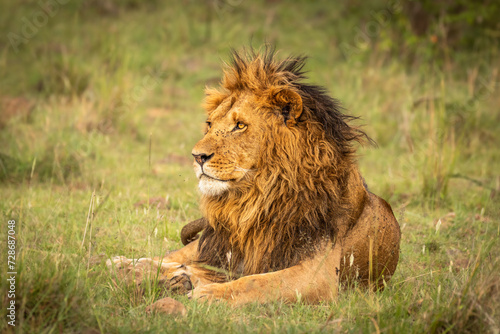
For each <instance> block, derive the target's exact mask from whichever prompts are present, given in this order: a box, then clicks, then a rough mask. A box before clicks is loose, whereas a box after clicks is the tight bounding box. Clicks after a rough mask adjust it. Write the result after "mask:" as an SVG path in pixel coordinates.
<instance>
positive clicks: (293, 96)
mask: <svg viewBox="0 0 500 334" xmlns="http://www.w3.org/2000/svg"><path fill="white" fill-rule="evenodd" d="M273 102H274V104H275V105H277V106H278V107H280V108H281V114H282V115H283V117H284V119H285V124H286V125H287V126H293V125H295V124H296V123H297V120H298V118H299V117H300V115H301V114H302V98H301V97H300V95H299V94H298V93H296V92H294V91H293V90H289V89H284V90H281V91H280V92H278V93H277V94H275V95H274V101H273Z"/></svg>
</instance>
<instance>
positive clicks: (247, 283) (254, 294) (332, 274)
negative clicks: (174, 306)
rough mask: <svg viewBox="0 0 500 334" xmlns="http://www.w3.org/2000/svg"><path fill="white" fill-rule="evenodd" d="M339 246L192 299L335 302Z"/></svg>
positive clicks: (202, 290)
mask: <svg viewBox="0 0 500 334" xmlns="http://www.w3.org/2000/svg"><path fill="white" fill-rule="evenodd" d="M341 254H342V248H341V246H340V245H338V246H335V247H333V249H332V247H331V246H327V247H324V248H323V249H322V250H321V251H318V253H317V255H316V256H315V257H314V258H312V259H309V260H306V261H303V262H301V263H300V264H298V265H296V266H293V267H290V268H287V269H284V270H280V271H276V272H272V273H266V274H258V275H250V276H245V277H242V278H239V279H237V280H235V281H232V282H227V283H214V284H209V285H205V286H200V287H197V288H195V289H194V290H193V291H192V293H191V296H192V298H195V299H201V300H208V301H213V300H226V301H228V302H229V303H231V304H233V305H242V304H246V303H250V302H259V303H264V302H270V301H274V300H284V301H286V302H297V301H299V300H300V301H304V302H307V303H316V302H319V301H328V300H333V299H335V298H336V297H337V295H338V287H339V272H340V258H341Z"/></svg>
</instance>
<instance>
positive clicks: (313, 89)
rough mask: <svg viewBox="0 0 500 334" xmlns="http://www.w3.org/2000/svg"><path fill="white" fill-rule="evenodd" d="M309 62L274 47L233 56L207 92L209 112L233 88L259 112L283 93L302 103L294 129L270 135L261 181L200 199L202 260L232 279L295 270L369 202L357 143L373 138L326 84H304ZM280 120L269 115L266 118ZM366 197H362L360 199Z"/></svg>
mask: <svg viewBox="0 0 500 334" xmlns="http://www.w3.org/2000/svg"><path fill="white" fill-rule="evenodd" d="M305 60H306V58H305V57H290V58H287V59H284V60H281V61H279V60H277V59H276V56H275V52H274V50H272V49H266V50H264V51H263V52H257V51H254V50H248V51H243V52H241V53H238V52H236V51H233V52H232V61H231V62H230V64H228V65H227V68H226V69H225V71H224V78H223V81H222V84H221V86H222V87H221V88H220V89H207V97H206V100H205V105H206V108H207V110H208V111H209V112H210V111H211V110H214V109H215V108H216V107H217V106H218V105H219V104H220V103H221V102H222V101H223V100H224V99H225V98H226V97H228V96H229V95H230V94H231V93H232V92H234V91H243V90H244V91H250V92H252V93H253V94H254V95H255V96H257V97H259V99H258V100H259V101H260V102H259V103H260V104H261V105H260V106H259V107H261V108H270V107H271V106H272V105H273V101H272V98H271V99H270V98H269V97H272V96H276V95H277V94H276V93H277V92H280V91H283V90H292V91H294V92H296V93H298V94H299V95H300V97H301V98H302V104H303V110H302V114H301V116H300V117H299V119H298V120H297V123H296V124H295V125H294V126H293V127H285V126H278V127H274V128H273V131H271V132H269V133H267V134H266V138H264V140H263V142H264V143H266V144H265V147H264V149H263V150H262V151H261V156H260V157H259V163H258V165H257V168H256V171H255V173H256V174H255V178H254V179H253V181H252V183H251V184H248V185H247V186H246V187H245V189H244V191H240V190H238V189H236V190H234V191H228V192H227V193H224V194H223V195H220V196H216V197H212V196H202V199H201V202H202V206H201V207H202V211H203V214H204V217H205V218H206V219H207V220H208V223H209V225H208V226H207V227H206V228H205V231H204V232H203V235H202V237H201V239H200V244H199V261H200V262H203V263H205V264H208V265H210V266H213V267H217V268H222V269H224V270H227V271H228V272H231V273H232V275H250V274H258V273H265V272H270V271H275V270H280V269H284V268H288V267H290V266H293V265H295V264H297V263H298V262H300V261H301V260H303V259H304V258H306V257H309V256H311V255H313V253H314V252H315V251H316V247H315V245H319V244H321V243H322V242H323V241H325V240H332V241H334V240H335V237H336V234H337V231H338V224H339V222H341V221H342V222H344V223H345V224H347V226H349V224H351V225H352V224H354V222H355V218H356V217H355V216H357V215H359V213H360V212H358V211H359V210H358V209H359V207H361V204H360V203H354V204H353V203H352V199H353V196H354V197H356V198H364V195H362V194H361V193H364V192H365V190H364V189H363V181H362V178H361V176H360V175H359V173H358V172H357V167H356V161H355V146H354V144H355V142H362V141H365V140H370V139H369V138H368V137H367V136H366V134H365V133H364V132H363V131H361V130H360V129H358V128H356V127H353V126H351V125H349V122H350V121H352V120H353V119H355V118H356V117H353V116H349V115H346V114H344V113H342V112H341V107H340V105H339V103H338V102H337V101H336V100H335V99H332V98H331V97H329V96H328V95H327V93H326V91H325V89H323V88H322V87H319V86H314V85H310V84H307V83H304V82H303V80H304V79H305V78H306V77H305V75H304V71H303V67H304V64H305ZM270 117H275V115H273V114H272V113H271V112H269V113H268V115H267V116H264V117H263V118H262V120H261V121H262V122H267V121H268V120H269V118H270ZM360 194H361V195H360Z"/></svg>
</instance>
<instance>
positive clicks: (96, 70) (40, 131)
mask: <svg viewBox="0 0 500 334" xmlns="http://www.w3.org/2000/svg"><path fill="white" fill-rule="evenodd" d="M463 2H464V1H461V2H460V3H463ZM48 3H49V2H48V1H47V4H45V2H44V1H42V2H40V3H39V2H38V1H23V2H14V1H5V0H1V1H0V6H1V8H2V10H0V27H1V31H2V32H3V33H2V34H1V35H0V49H1V52H0V77H1V78H2V80H0V108H1V109H0V127H1V129H0V142H1V143H2V145H1V146H0V198H1V201H0V218H1V221H2V223H1V226H2V229H1V231H2V237H1V238H0V240H1V241H0V248H1V249H2V252H1V254H2V256H4V259H2V260H1V261H2V262H1V263H2V280H1V282H0V291H1V298H0V303H1V311H0V317H1V319H3V320H2V321H1V322H0V330H1V332H6V333H14V332H19V333H22V332H28V333H38V332H40V333H52V332H78V333H82V332H83V333H98V332H151V333H155V332H159V331H165V332H203V333H205V332H207V333H211V332H217V333H221V332H275V333H281V332H290V333H298V332H307V333H312V332H322V331H335V332H337V331H338V332H355V333H359V332H366V333H368V332H393V333H410V332H416V333H420V332H432V333H442V332H471V333H478V332H490V333H498V332H499V329H500V313H499V312H500V311H499V310H500V277H499V274H498V273H499V272H500V260H499V259H498V257H497V254H499V252H500V242H499V241H500V207H499V205H498V192H499V191H500V176H499V173H498V171H499V170H500V147H499V145H498V143H499V142H500V110H499V105H500V94H499V87H498V82H499V81H500V75H499V66H500V62H499V59H500V57H498V51H499V44H498V32H499V28H498V25H495V23H496V22H497V18H498V15H493V14H492V13H494V12H495V11H494V10H496V11H497V12H498V5H496V3H495V2H494V1H490V2H489V3H485V4H484V6H486V12H485V15H486V14H487V15H486V16H484V18H485V19H484V20H483V21H481V22H487V24H485V25H481V24H480V23H481V22H479V21H477V20H476V19H477V13H476V12H475V8H480V9H481V10H482V11H483V12H484V11H485V9H484V7H481V6H468V5H467V6H465V5H464V7H461V8H462V9H461V10H462V14H463V15H462V14H460V11H458V12H457V11H456V10H455V9H453V10H450V11H448V8H445V9H442V8H441V9H435V8H430V9H428V10H427V11H426V12H425V13H427V14H426V15H428V20H429V22H430V23H429V26H428V28H427V29H426V30H425V31H423V32H419V31H416V30H415V31H414V30H412V27H411V20H412V13H413V12H412V11H411V9H408V8H405V7H404V6H403V4H402V3H400V2H397V1H386V2H384V1H379V0H373V1H369V2H365V1H354V2H352V1H350V2H349V3H347V2H346V3H345V4H337V3H333V2H327V1H317V2H310V1H298V2H294V4H293V6H292V5H290V3H289V2H285V1H279V0H278V1H257V2H254V1H243V0H236V1H234V0H233V1H229V0H217V1H205V2H202V1H190V0H185V1H169V2H167V1H160V0H155V1H148V2H143V1H138V0H123V1H119V0H105V1H94V0H79V1H63V0H60V4H59V2H58V3H55V2H50V3H51V4H52V5H50V6H49V5H48ZM422 3H423V4H424V8H427V7H426V6H428V4H429V3H431V2H430V1H423V2H422ZM471 3H472V2H471ZM44 4H45V5H44ZM58 4H59V5H58ZM467 4H468V3H467ZM495 6H496V7H495ZM463 8H465V9H463ZM447 11H448V12H447ZM44 13H45V14H44ZM443 13H444V14H443ZM448 13H449V14H450V15H447V14H448ZM461 15H462V16H461ZM471 17H472V18H473V19H470V18H471ZM462 19H463V20H466V21H460V20H462ZM467 20H468V21H467ZM446 22H458V24H457V29H459V32H460V29H462V30H461V33H459V34H458V35H457V36H458V37H457V38H458V39H457V40H456V41H455V40H453V43H451V42H450V39H446V40H445V39H444V36H445V35H444V32H443V31H445V30H433V29H434V28H433V27H438V28H439V27H441V28H442V27H443V24H444V23H446ZM461 22H462V23H463V22H466V23H463V24H462V23H461ZM454 24H455V23H454ZM454 27H455V25H454ZM471 27H472V28H471ZM471 29H473V31H472V30H471ZM436 31H437V32H436ZM439 31H441V32H443V34H441V35H440V34H439ZM446 31H448V30H446ZM471 33H472V35H471ZM473 40H475V41H477V42H478V43H476V44H474V43H473V44H471V41H473ZM479 41H481V43H479ZM264 42H269V43H273V44H275V45H276V46H277V49H279V50H281V51H280V53H281V55H282V56H286V55H288V54H302V53H306V54H307V55H308V56H310V60H309V64H308V68H307V69H308V70H309V71H310V81H311V82H314V83H317V84H321V85H323V86H325V87H326V88H327V89H328V90H329V91H330V92H331V94H332V95H333V96H334V97H337V98H339V99H340V100H341V101H343V104H344V106H345V107H346V110H348V112H349V113H352V114H354V115H357V116H361V117H362V121H361V123H360V124H362V125H364V130H366V131H367V132H368V133H369V134H370V135H371V136H372V138H373V139H374V140H375V141H376V142H377V143H378V146H377V147H362V148H360V149H359V151H358V152H359V161H360V168H361V170H362V173H363V175H364V177H365V179H366V181H367V183H368V185H369V187H370V189H371V191H373V192H374V193H376V194H379V195H381V196H382V197H383V198H385V199H386V200H387V201H388V202H389V203H390V204H391V205H392V207H393V209H394V212H395V214H396V216H397V218H398V220H399V222H400V225H401V229H402V242H401V259H400V263H399V266H398V269H397V271H396V275H395V276H394V277H393V279H392V280H391V281H390V282H388V284H387V287H386V289H385V290H384V291H383V292H380V293H372V292H368V291H365V290H360V289H357V288H356V287H353V288H352V289H349V290H345V291H342V294H341V296H340V298H339V300H338V301H337V302H335V303H325V304H321V305H306V304H303V303H297V304H294V305H286V304H283V303H272V304H267V305H249V306H247V307H243V308H239V309H232V308H230V307H228V306H227V305H224V304H223V303H221V304H212V305H206V304H203V303H197V302H195V301H192V300H188V299H187V298H186V297H184V296H175V297H174V298H176V299H177V300H179V301H181V302H182V303H184V304H185V305H186V307H187V309H188V315H187V316H186V317H184V318H173V317H168V316H160V315H156V316H148V315H146V313H145V308H146V306H148V305H150V304H151V303H152V302H153V301H154V300H156V299H158V298H160V296H161V295H165V294H168V293H166V292H165V291H162V289H161V287H159V286H157V285H154V284H153V285H151V286H150V287H148V288H146V289H145V293H144V294H138V293H137V292H136V291H134V289H133V288H132V287H131V286H127V285H123V284H119V282H117V281H116V280H115V277H113V275H111V274H110V273H109V272H108V271H107V269H106V267H105V265H104V260H105V259H106V258H108V257H110V256H114V255H126V256H128V257H140V256H151V255H152V256H155V255H160V254H162V253H163V252H165V251H166V250H172V249H176V248H179V247H180V246H181V243H180V234H179V231H180V229H181V228H182V226H183V225H184V224H185V223H186V222H188V221H190V220H193V219H196V218H198V217H199V216H200V211H199V209H198V193H197V190H196V179H195V177H194V174H193V172H192V168H191V159H190V151H191V148H192V147H193V146H194V144H195V143H196V142H197V140H199V138H201V136H202V132H201V125H202V123H203V121H204V114H203V110H202V108H201V106H200V104H201V101H202V99H203V89H204V86H205V85H214V84H217V82H218V80H220V77H221V69H220V67H221V61H222V60H224V59H226V55H227V54H228V51H229V48H230V47H235V48H240V47H242V46H245V45H248V44H250V43H253V45H254V46H257V47H258V46H259V45H261V44H262V43H264ZM11 219H14V220H16V225H15V226H16V229H15V231H16V235H17V248H16V252H17V254H16V255H17V258H16V268H15V269H16V271H17V273H18V274H17V276H16V279H17V284H16V297H15V302H16V304H15V305H16V312H17V313H16V315H17V317H16V326H15V327H12V326H9V325H8V324H7V320H6V319H8V318H7V317H6V316H7V307H8V306H9V304H8V303H9V302H10V299H9V298H7V292H8V290H9V287H10V286H9V282H8V281H7V280H6V279H4V277H7V275H6V272H7V270H6V262H7V258H6V257H7V255H4V254H7V253H6V252H4V251H3V250H4V249H7V231H8V228H7V221H8V220H11Z"/></svg>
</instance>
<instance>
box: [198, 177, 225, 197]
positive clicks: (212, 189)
mask: <svg viewBox="0 0 500 334" xmlns="http://www.w3.org/2000/svg"><path fill="white" fill-rule="evenodd" d="M198 188H199V189H200V192H201V193H202V194H203V195H206V196H219V195H222V194H223V193H225V192H226V191H228V190H229V188H230V186H229V182H227V181H219V180H215V179H212V178H208V177H205V176H202V177H201V178H200V181H199V182H198Z"/></svg>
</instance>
